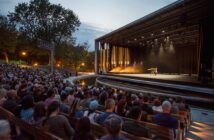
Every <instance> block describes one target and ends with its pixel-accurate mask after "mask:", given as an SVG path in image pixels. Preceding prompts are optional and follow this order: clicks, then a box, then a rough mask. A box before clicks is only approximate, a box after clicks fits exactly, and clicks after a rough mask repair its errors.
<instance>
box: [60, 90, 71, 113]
mask: <svg viewBox="0 0 214 140" xmlns="http://www.w3.org/2000/svg"><path fill="white" fill-rule="evenodd" d="M60 99H61V103H60V112H63V113H67V114H68V112H69V109H70V106H69V104H68V94H66V93H64V94H61V95H60Z"/></svg>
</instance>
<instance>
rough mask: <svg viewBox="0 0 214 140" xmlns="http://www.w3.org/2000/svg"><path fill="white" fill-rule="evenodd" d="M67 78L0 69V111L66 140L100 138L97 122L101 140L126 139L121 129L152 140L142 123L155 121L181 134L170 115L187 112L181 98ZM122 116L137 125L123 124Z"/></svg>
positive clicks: (2, 124) (1, 134) (3, 124)
mask: <svg viewBox="0 0 214 140" xmlns="http://www.w3.org/2000/svg"><path fill="white" fill-rule="evenodd" d="M64 78H65V74H64V73H55V74H49V73H47V72H44V71H42V70H38V69H31V68H20V67H18V66H14V65H5V64H1V65H0V106H1V107H3V108H5V109H7V110H9V111H10V112H12V113H13V114H14V115H15V116H16V117H18V118H21V119H22V120H24V121H26V122H28V123H30V124H31V125H35V126H37V127H40V128H42V129H44V130H46V131H49V132H51V133H53V134H54V135H56V136H58V137H61V138H63V139H64V140H70V139H73V140H84V139H86V138H87V139H88V140H94V139H98V138H96V137H95V136H94V135H93V134H92V133H91V132H90V129H91V126H90V125H91V124H93V123H97V124H99V125H101V126H103V127H104V128H105V130H106V135H105V136H103V137H101V138H100V139H101V140H126V139H127V138H125V137H123V136H121V135H120V132H121V131H122V130H123V131H126V132H128V133H130V134H133V135H135V136H139V137H147V138H148V137H150V132H149V130H148V129H147V128H146V127H145V126H143V125H142V124H141V123H140V122H141V121H151V120H152V122H153V123H156V124H158V125H161V126H164V127H167V128H172V129H177V127H178V120H177V119H176V118H174V117H173V116H172V115H171V114H172V113H173V114H176V113H178V111H184V110H187V109H188V108H187V106H186V105H185V104H184V101H183V99H182V98H181V97H177V98H176V99H174V98H171V97H170V98H166V97H165V98H163V97H149V96H147V95H146V94H143V93H129V92H122V91H120V90H116V89H112V88H105V87H90V88H88V87H81V86H79V85H78V84H77V85H71V84H70V83H69V82H67V81H64ZM99 111H102V112H99ZM61 113H65V114H68V115H70V116H72V117H75V118H79V119H80V121H79V123H78V125H77V128H74V127H72V126H71V125H70V123H69V120H68V119H67V118H66V117H65V116H64V115H62V114H61ZM0 116H1V115H0ZM148 116H152V118H149V117H148ZM124 117H127V118H131V119H132V120H133V121H131V120H130V121H125V122H124V119H123V118H124ZM1 130H2V131H1ZM3 130H4V131H3ZM8 133H10V128H9V127H8V122H7V121H6V120H0V138H2V139H3V138H4V139H3V140H8V139H7V138H8V137H9V136H8Z"/></svg>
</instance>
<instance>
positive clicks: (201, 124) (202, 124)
mask: <svg viewBox="0 0 214 140" xmlns="http://www.w3.org/2000/svg"><path fill="white" fill-rule="evenodd" d="M193 124H196V125H200V126H207V124H204V123H200V122H193Z"/></svg>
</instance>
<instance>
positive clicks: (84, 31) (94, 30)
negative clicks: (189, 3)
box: [74, 22, 112, 51]
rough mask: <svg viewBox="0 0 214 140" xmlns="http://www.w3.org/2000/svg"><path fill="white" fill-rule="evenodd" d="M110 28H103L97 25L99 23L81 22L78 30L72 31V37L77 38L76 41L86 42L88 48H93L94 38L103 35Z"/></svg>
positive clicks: (91, 49)
mask: <svg viewBox="0 0 214 140" xmlns="http://www.w3.org/2000/svg"><path fill="white" fill-rule="evenodd" d="M111 31H112V30H110V29H105V28H101V27H99V25H96V24H93V23H85V22H83V23H82V24H81V25H80V27H79V30H78V31H76V32H75V33H74V37H76V38H77V43H84V42H88V44H89V46H90V47H89V50H90V51H93V50H94V40H95V39H96V38H98V37H100V36H102V35H105V34H107V33H109V32H111Z"/></svg>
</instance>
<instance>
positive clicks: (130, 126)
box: [123, 106, 149, 138]
mask: <svg viewBox="0 0 214 140" xmlns="http://www.w3.org/2000/svg"><path fill="white" fill-rule="evenodd" d="M141 116H142V111H141V108H140V107H139V106H134V107H133V108H132V109H131V111H130V117H131V118H132V119H134V121H131V120H130V121H125V123H124V125H123V130H124V131H126V132H128V133H130V134H133V135H135V136H138V137H147V138H148V137H149V131H148V129H147V128H146V127H145V126H143V125H142V124H140V122H141Z"/></svg>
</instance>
